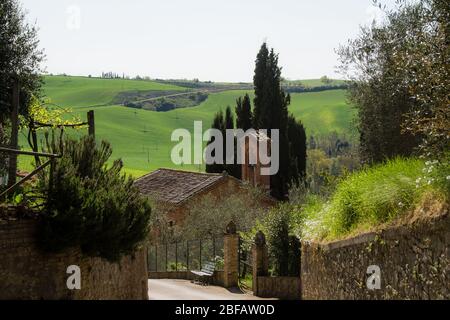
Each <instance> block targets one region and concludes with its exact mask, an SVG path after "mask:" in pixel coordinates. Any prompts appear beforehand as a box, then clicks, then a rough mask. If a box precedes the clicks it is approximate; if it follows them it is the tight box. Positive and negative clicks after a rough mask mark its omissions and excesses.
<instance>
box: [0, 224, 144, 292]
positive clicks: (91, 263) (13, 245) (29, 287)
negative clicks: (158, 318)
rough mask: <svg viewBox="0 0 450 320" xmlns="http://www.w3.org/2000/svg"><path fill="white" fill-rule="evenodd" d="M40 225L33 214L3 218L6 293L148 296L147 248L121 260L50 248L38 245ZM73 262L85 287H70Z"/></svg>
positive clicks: (0, 280)
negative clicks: (44, 249)
mask: <svg viewBox="0 0 450 320" xmlns="http://www.w3.org/2000/svg"><path fill="white" fill-rule="evenodd" d="M36 228H37V223H36V221H32V220H24V221H11V222H2V224H0V299H148V282H147V261H146V253H145V250H139V251H137V252H135V253H134V254H133V255H131V256H127V257H124V258H122V260H121V261H120V263H109V262H107V261H105V260H103V259H100V258H90V257H83V256H82V255H81V253H80V251H79V250H78V249H70V250H66V251H65V252H64V253H61V254H50V253H45V252H42V251H40V250H39V249H38V248H37V246H36V240H35V232H36ZM69 265H77V266H79V267H80V269H81V290H69V289H67V285H66V281H67V278H68V277H69V276H70V275H69V274H67V273H66V270H67V267H68V266H69Z"/></svg>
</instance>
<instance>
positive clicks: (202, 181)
mask: <svg viewBox="0 0 450 320" xmlns="http://www.w3.org/2000/svg"><path fill="white" fill-rule="evenodd" d="M135 186H137V187H138V188H139V190H140V192H141V193H142V194H143V195H146V196H148V197H149V198H150V199H153V200H154V201H155V202H156V204H157V207H158V208H162V209H163V211H164V212H165V218H166V221H167V224H168V227H170V228H172V227H177V226H179V225H180V224H181V223H182V222H183V219H184V217H185V216H186V215H187V214H188V212H189V208H190V207H192V206H193V204H195V203H198V202H200V201H201V200H202V199H203V198H204V197H206V196H211V195H212V196H213V197H214V201H218V202H220V201H223V200H224V199H226V198H227V197H229V196H230V195H231V194H233V193H239V194H242V192H247V190H246V189H245V188H244V182H242V181H241V180H239V179H236V178H234V177H232V176H229V175H228V174H226V173H223V174H217V173H201V172H189V171H181V170H174V169H158V170H156V171H153V172H151V173H149V174H147V175H145V176H143V177H141V178H139V179H137V180H136V181H135ZM274 203H275V200H274V199H273V198H271V197H270V196H267V198H265V200H264V203H262V205H264V206H267V207H270V206H272V205H273V204H274ZM153 231H154V230H153Z"/></svg>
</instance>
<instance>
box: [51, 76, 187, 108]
mask: <svg viewBox="0 0 450 320" xmlns="http://www.w3.org/2000/svg"><path fill="white" fill-rule="evenodd" d="M135 90H139V91H153V90H155V91H156V90H185V88H182V87H178V86H173V85H168V84H162V83H158V82H153V81H138V80H123V79H100V78H87V77H70V76H68V77H65V76H48V77H45V86H44V94H45V95H47V96H48V97H50V98H51V99H52V102H54V103H56V104H58V105H60V106H63V107H92V106H99V105H108V104H111V101H112V100H113V99H114V97H115V96H117V94H119V93H120V92H127V91H135Z"/></svg>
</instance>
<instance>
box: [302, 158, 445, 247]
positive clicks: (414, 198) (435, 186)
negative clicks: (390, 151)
mask: <svg viewBox="0 0 450 320" xmlns="http://www.w3.org/2000/svg"><path fill="white" fill-rule="evenodd" d="M448 163H449V162H448V159H445V158H444V159H441V160H436V161H434V162H433V161H428V162H426V163H425V164H424V162H423V161H421V160H419V159H415V158H409V159H405V158H396V159H394V160H390V161H387V162H386V163H384V164H380V165H376V166H373V167H367V168H365V169H363V170H361V171H359V172H356V173H353V174H351V175H350V176H349V177H348V178H346V179H344V180H342V181H341V182H340V183H339V184H338V186H337V188H336V192H335V193H334V194H333V195H332V197H331V199H330V200H329V201H328V202H325V201H323V200H320V199H314V198H310V199H309V203H307V204H306V205H305V207H304V208H303V211H302V212H303V215H304V216H305V219H306V221H304V223H303V224H302V225H301V230H302V232H303V234H304V235H305V236H306V237H307V238H313V239H323V238H327V239H335V238H338V237H342V236H345V235H348V234H350V233H352V232H354V231H361V230H367V229H370V228H371V227H373V226H377V225H380V224H383V223H389V222H390V221H392V220H393V219H396V218H398V217H400V216H401V215H402V214H404V213H406V212H411V211H413V210H414V209H416V207H418V206H420V203H421V200H422V198H423V197H424V196H428V197H429V196H430V195H432V196H433V197H435V198H436V199H438V200H439V201H447V200H448V194H449V190H450V189H449V184H450V182H449V181H450V172H449V165H448ZM446 195H447V196H446Z"/></svg>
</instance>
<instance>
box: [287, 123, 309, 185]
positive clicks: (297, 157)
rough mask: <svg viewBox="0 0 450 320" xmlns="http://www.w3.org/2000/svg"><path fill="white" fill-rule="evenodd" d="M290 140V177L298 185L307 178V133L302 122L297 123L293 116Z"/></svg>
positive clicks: (289, 126)
mask: <svg viewBox="0 0 450 320" xmlns="http://www.w3.org/2000/svg"><path fill="white" fill-rule="evenodd" d="M288 139H289V152H290V155H289V160H290V163H289V176H290V177H291V182H294V183H296V184H299V183H301V182H302V181H304V179H305V177H306V132H305V128H304V127H303V124H302V123H301V121H297V120H296V119H295V117H294V115H293V114H289V118H288Z"/></svg>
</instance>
